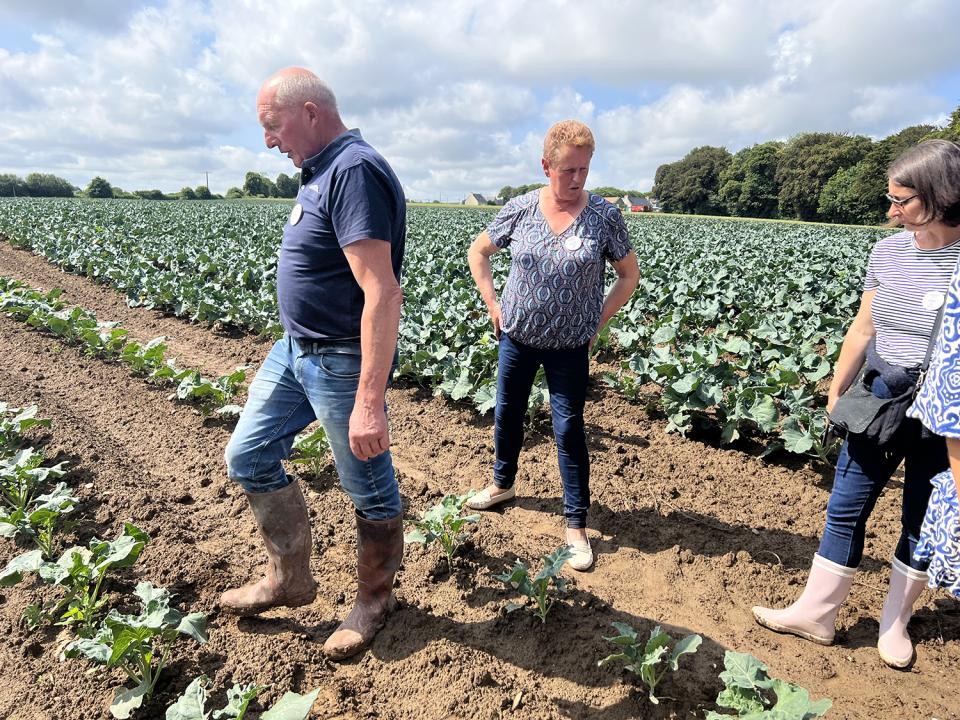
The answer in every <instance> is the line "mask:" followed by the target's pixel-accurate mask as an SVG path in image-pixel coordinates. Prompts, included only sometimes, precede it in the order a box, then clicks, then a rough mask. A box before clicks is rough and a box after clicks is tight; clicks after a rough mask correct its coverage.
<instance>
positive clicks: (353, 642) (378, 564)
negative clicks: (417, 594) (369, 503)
mask: <svg viewBox="0 0 960 720" xmlns="http://www.w3.org/2000/svg"><path fill="white" fill-rule="evenodd" d="M402 559H403V517H402V516H400V515H397V516H396V517H394V518H390V519H389V520H365V519H364V518H362V517H360V516H359V515H357V599H356V602H355V603H354V605H353V609H352V610H351V611H350V614H349V615H348V616H347V619H346V620H344V621H343V622H342V623H340V627H338V628H337V629H336V630H335V631H334V633H333V634H332V635H331V636H330V637H328V638H327V641H326V642H325V643H324V644H323V652H324V653H326V654H327V656H328V657H329V658H330V659H331V660H343V659H344V658H348V657H350V656H351V655H356V654H357V653H358V652H360V651H361V650H363V649H364V648H366V647H367V646H368V645H369V644H370V643H371V642H372V641H373V637H374V635H376V634H377V630H379V629H380V628H381V627H383V623H384V622H385V620H386V617H387V613H389V612H390V610H392V609H393V606H394V605H395V601H394V598H393V578H394V576H395V575H396V574H397V569H398V568H399V567H400V561H401V560H402Z"/></svg>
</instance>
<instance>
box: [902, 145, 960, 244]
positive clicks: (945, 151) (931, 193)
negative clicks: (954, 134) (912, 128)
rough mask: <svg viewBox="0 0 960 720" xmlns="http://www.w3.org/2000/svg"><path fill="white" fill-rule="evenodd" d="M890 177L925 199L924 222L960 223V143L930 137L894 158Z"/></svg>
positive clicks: (959, 224) (958, 224)
mask: <svg viewBox="0 0 960 720" xmlns="http://www.w3.org/2000/svg"><path fill="white" fill-rule="evenodd" d="M887 177H888V178H889V179H890V180H892V181H893V182H895V183H896V184H897V185H903V186H904V187H908V188H910V189H911V190H915V191H916V193H917V195H918V196H919V198H920V201H921V202H922V203H923V210H924V213H923V224H926V223H929V222H934V221H939V222H942V223H943V224H944V225H949V226H951V227H957V226H960V145H957V143H954V142H950V141H949V140H927V141H925V142H922V143H920V144H919V145H916V146H915V147H912V148H910V149H909V150H907V151H906V152H905V153H903V154H902V155H901V156H900V157H898V158H897V159H896V160H894V161H893V164H892V165H891V166H890V169H889V170H888V171H887Z"/></svg>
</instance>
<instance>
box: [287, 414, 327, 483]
mask: <svg viewBox="0 0 960 720" xmlns="http://www.w3.org/2000/svg"><path fill="white" fill-rule="evenodd" d="M329 455H330V443H329V442H328V441H327V433H326V432H325V431H324V429H323V427H322V426H317V428H316V430H314V431H312V432H309V433H303V434H302V435H297V437H296V438H294V440H293V454H292V455H291V456H290V461H291V462H293V463H296V464H297V465H306V466H307V469H308V471H309V472H310V474H311V475H313V476H314V477H316V476H317V475H319V474H320V473H321V472H323V468H324V467H326V464H327V457H329Z"/></svg>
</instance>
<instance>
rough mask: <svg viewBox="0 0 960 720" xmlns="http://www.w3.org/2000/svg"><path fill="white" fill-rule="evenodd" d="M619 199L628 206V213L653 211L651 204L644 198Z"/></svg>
mask: <svg viewBox="0 0 960 720" xmlns="http://www.w3.org/2000/svg"><path fill="white" fill-rule="evenodd" d="M621 199H622V200H623V202H624V203H625V204H626V205H627V206H629V208H630V212H651V211H652V210H653V203H652V202H650V201H649V200H648V199H647V198H645V197H636V196H634V195H624V196H623V198H621Z"/></svg>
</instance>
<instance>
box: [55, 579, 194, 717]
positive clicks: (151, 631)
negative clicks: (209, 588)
mask: <svg viewBox="0 0 960 720" xmlns="http://www.w3.org/2000/svg"><path fill="white" fill-rule="evenodd" d="M134 594H135V595H136V596H137V597H138V598H139V599H140V602H141V604H142V606H143V609H142V611H141V612H140V614H139V615H122V614H121V613H119V612H118V611H117V610H116V609H113V610H111V611H110V612H109V613H108V614H107V617H106V618H104V620H103V623H102V624H101V626H100V630H99V632H97V634H96V635H95V636H94V637H92V638H89V639H80V640H74V641H73V642H71V643H69V644H68V645H67V646H66V647H65V648H64V649H63V652H62V653H61V655H60V659H61V660H62V659H64V658H76V657H80V656H84V657H87V658H89V659H90V660H93V661H94V662H96V663H99V664H101V665H105V666H106V667H107V668H111V669H112V668H119V669H121V670H122V671H123V672H124V673H125V674H126V676H127V677H128V678H130V679H131V680H132V681H133V682H134V683H135V686H134V687H132V688H128V687H122V688H119V689H118V690H117V691H116V693H115V694H114V697H113V702H112V703H111V704H110V714H111V715H113V716H114V717H115V718H121V719H123V718H129V717H130V714H131V713H132V712H133V711H134V710H136V709H137V708H139V707H140V706H141V705H143V702H144V700H146V699H148V698H149V697H150V696H151V695H153V691H154V688H156V686H157V680H159V678H160V673H161V672H162V671H163V668H164V667H165V666H166V664H167V659H168V658H169V656H170V649H171V648H172V647H173V643H174V641H175V640H176V639H177V637H178V636H179V635H187V636H189V637H192V638H193V639H194V640H196V641H197V642H199V643H201V644H202V643H205V642H206V641H207V632H206V627H207V618H206V616H205V615H201V614H200V613H190V614H189V615H184V614H183V613H181V612H180V611H179V610H177V609H176V608H173V607H170V593H169V591H167V590H165V589H164V588H155V587H153V585H152V584H150V583H148V582H142V583H138V584H137V587H136V589H135V590H134Z"/></svg>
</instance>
